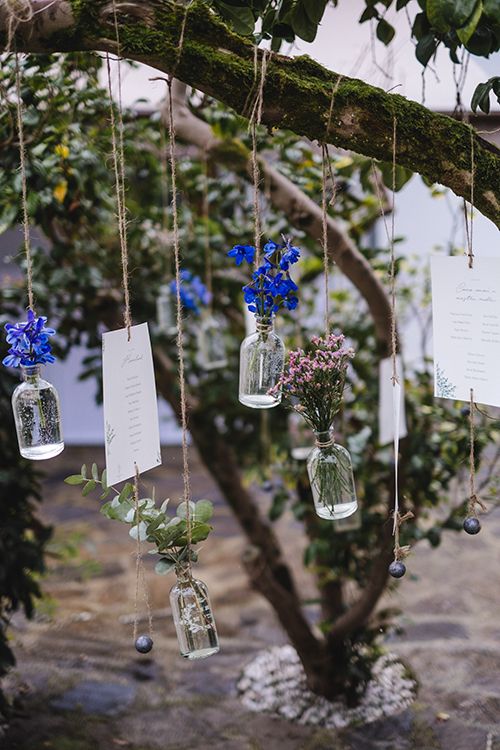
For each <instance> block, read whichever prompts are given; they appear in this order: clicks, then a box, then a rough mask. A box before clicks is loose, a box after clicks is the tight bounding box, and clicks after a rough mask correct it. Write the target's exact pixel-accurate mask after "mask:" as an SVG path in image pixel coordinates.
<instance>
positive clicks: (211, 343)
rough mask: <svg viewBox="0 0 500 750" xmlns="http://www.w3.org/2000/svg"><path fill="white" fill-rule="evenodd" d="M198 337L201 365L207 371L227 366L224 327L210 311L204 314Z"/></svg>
mask: <svg viewBox="0 0 500 750" xmlns="http://www.w3.org/2000/svg"><path fill="white" fill-rule="evenodd" d="M197 337H198V357H199V360H198V361H199V363H200V367H202V368H203V370H205V371H206V372H210V371H211V370H222V369H223V368H224V367H226V365H227V358H226V352H225V347H224V336H223V333H222V329H221V326H220V324H219V323H218V322H217V320H216V319H215V318H214V316H213V315H211V314H210V313H208V314H206V315H203V318H202V321H201V325H200V327H199V328H198V334H197Z"/></svg>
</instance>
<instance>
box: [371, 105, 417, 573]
mask: <svg viewBox="0 0 500 750" xmlns="http://www.w3.org/2000/svg"><path fill="white" fill-rule="evenodd" d="M396 147H397V119H396V117H395V116H394V117H393V121H392V185H391V194H392V212H391V228H390V230H389V227H388V224H387V219H386V215H385V210H384V203H383V200H382V196H381V194H380V186H379V180H378V176H377V173H376V169H375V164H374V162H373V161H372V171H373V177H374V184H375V188H376V192H377V199H378V202H379V207H380V215H381V217H382V220H383V223H384V227H385V232H386V235H387V241H388V243H389V249H390V260H389V282H390V307H391V316H390V337H391V377H390V380H391V382H392V408H393V430H392V433H393V438H394V439H393V445H394V511H393V527H392V533H393V537H394V560H393V561H392V563H391V564H390V565H389V574H390V575H391V576H392V577H393V578H402V577H403V576H404V575H405V573H406V565H405V564H404V562H403V560H404V558H405V557H406V556H407V555H409V553H410V547H409V545H404V546H401V544H400V529H401V526H402V525H403V524H404V523H405V521H408V520H410V519H411V518H413V513H412V511H407V512H406V513H404V514H401V513H400V510H399V476H398V474H399V471H398V470H399V441H400V428H401V400H402V392H401V391H402V389H401V383H400V382H399V377H398V335H397V327H396V255H395V251H394V247H395V230H396V226H395V203H396Z"/></svg>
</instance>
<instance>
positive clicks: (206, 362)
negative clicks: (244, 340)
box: [198, 154, 227, 372]
mask: <svg viewBox="0 0 500 750" xmlns="http://www.w3.org/2000/svg"><path fill="white" fill-rule="evenodd" d="M203 163H204V170H203V209H202V211H203V229H204V246H205V248H204V249H205V284H206V288H207V293H208V297H209V300H208V304H207V306H206V308H205V309H204V311H203V313H202V317H201V325H200V327H199V328H198V360H199V364H200V367H201V368H202V369H203V370H205V372H211V371H213V370H222V369H223V368H224V367H226V366H227V357H226V350H225V345H224V337H223V334H222V327H221V325H220V323H219V322H218V321H217V319H216V318H215V317H214V314H213V307H212V303H213V294H212V248H211V245H210V203H209V194H208V187H209V185H208V159H207V155H206V154H205V158H204V160H203Z"/></svg>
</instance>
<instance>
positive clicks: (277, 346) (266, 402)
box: [239, 317, 285, 409]
mask: <svg viewBox="0 0 500 750" xmlns="http://www.w3.org/2000/svg"><path fill="white" fill-rule="evenodd" d="M284 366H285V345H284V344H283V341H282V340H281V339H280V337H279V336H278V335H277V334H276V333H275V332H274V328H273V323H272V320H271V319H270V318H261V317H257V330H256V331H255V333H252V334H250V336H247V337H246V339H244V341H243V342H242V344H241V348H240V392H239V400H240V401H241V403H242V404H244V405H245V406H250V407H251V408H252V409H272V408H273V407H274V406H277V405H278V404H279V403H280V401H281V393H275V394H270V393H269V391H270V389H271V388H273V387H274V386H275V385H276V384H277V382H278V380H279V379H280V377H281V375H282V373H283V369H284Z"/></svg>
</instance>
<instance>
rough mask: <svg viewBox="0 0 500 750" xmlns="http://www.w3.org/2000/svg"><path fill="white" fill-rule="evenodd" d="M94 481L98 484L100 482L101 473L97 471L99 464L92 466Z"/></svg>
mask: <svg viewBox="0 0 500 750" xmlns="http://www.w3.org/2000/svg"><path fill="white" fill-rule="evenodd" d="M92 479H94V480H95V481H96V482H98V481H99V471H98V469H97V464H92Z"/></svg>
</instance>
